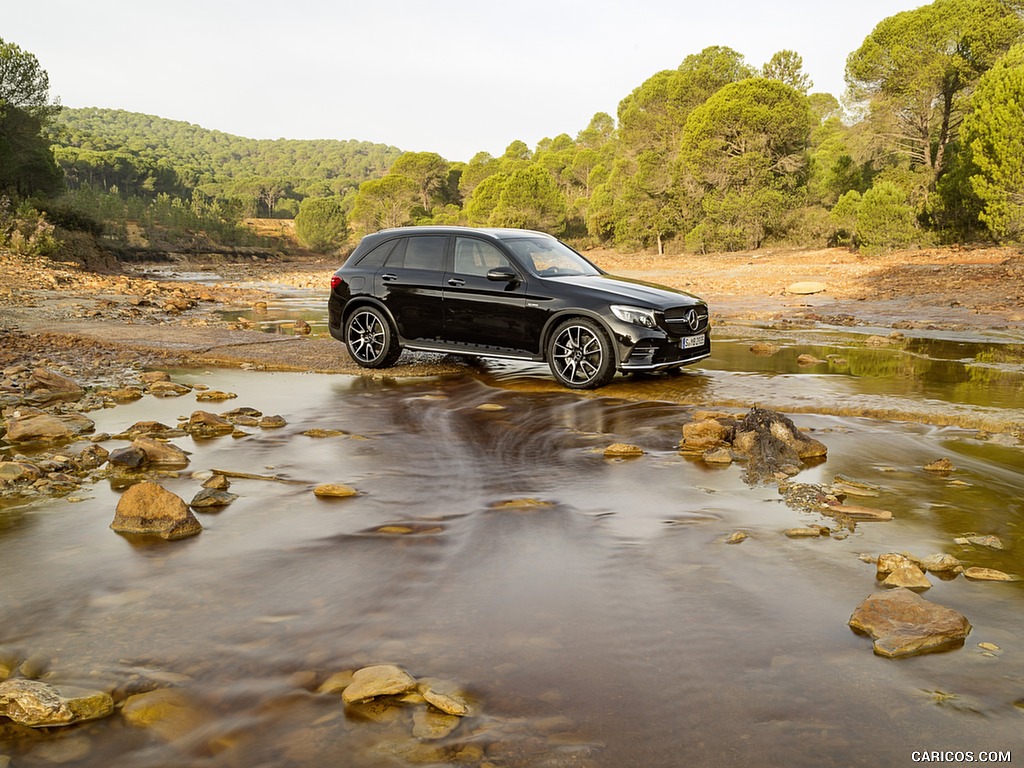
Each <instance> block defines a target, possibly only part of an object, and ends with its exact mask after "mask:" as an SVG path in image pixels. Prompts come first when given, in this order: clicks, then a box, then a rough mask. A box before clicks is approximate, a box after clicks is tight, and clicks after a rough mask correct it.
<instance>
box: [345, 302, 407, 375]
mask: <svg viewBox="0 0 1024 768" xmlns="http://www.w3.org/2000/svg"><path fill="white" fill-rule="evenodd" d="M345 347H346V348H347V349H348V353H349V355H351V356H352V359H353V360H355V361H356V362H357V363H359V365H361V366H363V367H364V368H390V367H391V366H392V365H394V364H395V362H396V361H397V360H398V356H399V355H401V354H402V347H401V346H400V345H399V343H398V339H397V337H396V334H395V331H394V329H392V327H391V322H390V321H389V320H388V319H387V317H386V316H385V315H384V313H383V312H381V311H380V310H379V309H376V308H375V307H360V308H359V309H357V310H356V311H355V312H353V313H352V314H351V315H349V318H348V320H346V321H345Z"/></svg>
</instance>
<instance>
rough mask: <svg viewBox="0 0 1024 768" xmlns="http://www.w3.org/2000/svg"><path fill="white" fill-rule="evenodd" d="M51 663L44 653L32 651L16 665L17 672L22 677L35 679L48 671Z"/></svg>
mask: <svg viewBox="0 0 1024 768" xmlns="http://www.w3.org/2000/svg"><path fill="white" fill-rule="evenodd" d="M52 663H53V660H52V659H51V658H50V657H49V656H47V655H46V654H44V653H33V654H32V655H31V656H29V657H28V658H27V659H25V660H24V661H23V662H21V664H20V665H18V672H19V673H20V674H21V676H22V677H27V678H29V679H30V680H37V679H39V678H40V677H42V676H43V675H45V674H46V673H47V672H49V671H50V665H51V664H52Z"/></svg>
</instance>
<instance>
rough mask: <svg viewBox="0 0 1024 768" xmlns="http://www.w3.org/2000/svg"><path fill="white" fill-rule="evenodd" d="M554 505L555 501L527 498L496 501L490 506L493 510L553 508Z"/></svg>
mask: <svg viewBox="0 0 1024 768" xmlns="http://www.w3.org/2000/svg"><path fill="white" fill-rule="evenodd" d="M554 505H555V503H554V502H553V501H547V500H546V499H535V498H532V497H529V496H526V497H522V498H517V499H502V500H501V501H494V502H491V503H490V504H489V505H488V506H489V507H490V508H491V509H538V508H543V507H553V506H554Z"/></svg>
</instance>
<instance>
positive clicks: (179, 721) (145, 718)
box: [121, 688, 210, 742]
mask: <svg viewBox="0 0 1024 768" xmlns="http://www.w3.org/2000/svg"><path fill="white" fill-rule="evenodd" d="M121 715H122V717H124V719H125V720H126V721H127V722H128V723H130V724H132V725H134V726H136V727H137V728H147V729H150V730H152V731H153V732H154V733H155V734H156V735H157V736H159V737H160V738H161V739H163V740H164V741H168V742H170V741H177V740H178V739H181V738H183V737H185V736H188V735H189V734H190V733H192V732H194V731H196V730H198V729H199V728H201V727H202V726H203V725H205V724H206V722H207V720H208V718H209V716H210V714H209V713H208V712H206V711H205V708H204V707H202V706H201V705H200V704H199V702H197V701H196V700H195V699H194V698H193V697H191V696H189V695H188V694H187V693H185V692H184V691H181V690H179V689H176V688H161V689H158V690H155V691H149V692H147V693H139V694H136V695H135V696H129V697H128V698H127V699H126V700H125V702H124V707H123V709H122V710H121Z"/></svg>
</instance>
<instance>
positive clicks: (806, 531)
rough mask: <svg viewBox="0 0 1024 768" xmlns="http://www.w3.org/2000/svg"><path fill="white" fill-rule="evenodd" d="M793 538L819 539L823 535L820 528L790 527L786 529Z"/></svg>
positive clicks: (787, 533)
mask: <svg viewBox="0 0 1024 768" xmlns="http://www.w3.org/2000/svg"><path fill="white" fill-rule="evenodd" d="M784 533H785V534H786V536H788V537H789V538H791V539H812V538H813V539H817V538H820V537H821V529H820V528H790V529H788V530H786V531H784Z"/></svg>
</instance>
